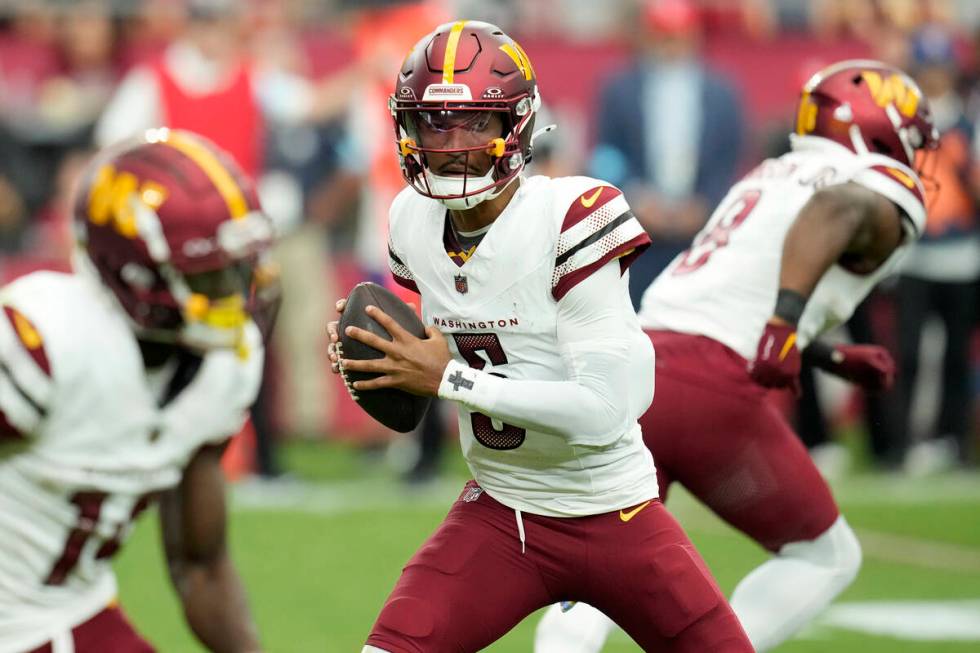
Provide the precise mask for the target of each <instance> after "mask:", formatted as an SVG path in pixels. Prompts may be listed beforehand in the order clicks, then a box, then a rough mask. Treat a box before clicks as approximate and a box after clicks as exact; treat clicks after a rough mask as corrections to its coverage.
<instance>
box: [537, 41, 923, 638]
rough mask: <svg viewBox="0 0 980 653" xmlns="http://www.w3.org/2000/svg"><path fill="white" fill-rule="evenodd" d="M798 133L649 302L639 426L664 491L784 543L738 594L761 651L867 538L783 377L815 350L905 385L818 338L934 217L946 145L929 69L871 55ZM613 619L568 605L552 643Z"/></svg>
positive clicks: (847, 570)
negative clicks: (777, 393) (799, 424)
mask: <svg viewBox="0 0 980 653" xmlns="http://www.w3.org/2000/svg"><path fill="white" fill-rule="evenodd" d="M794 132H795V133H794V134H793V135H792V136H791V145H792V151H791V152H790V153H788V154H786V155H784V156H782V157H780V158H778V159H767V160H765V161H763V162H762V163H761V164H759V166H757V167H756V168H755V170H753V171H752V172H750V173H749V174H748V175H746V176H745V177H743V178H742V180H741V181H739V182H738V183H737V184H735V185H734V186H733V187H732V189H731V191H730V192H729V193H728V195H726V197H725V199H724V201H723V202H722V203H721V204H720V205H719V207H718V209H717V210H715V211H714V213H713V214H712V216H711V219H710V220H709V222H708V224H707V225H706V227H705V228H704V230H703V231H701V233H699V234H698V235H697V237H696V238H695V239H694V241H693V242H692V244H691V247H690V249H688V250H687V251H685V252H684V253H682V254H681V255H679V256H678V257H677V258H676V259H675V260H674V261H673V262H672V263H671V265H670V267H668V268H667V269H666V270H665V271H664V272H663V273H662V274H661V275H660V276H659V277H658V278H657V280H656V281H655V282H654V283H653V284H652V285H651V286H650V288H649V289H648V290H647V291H646V292H645V293H644V295H643V304H642V308H641V310H640V314H639V317H640V322H641V324H642V325H643V327H644V328H645V329H646V332H647V334H648V335H649V336H650V339H651V340H652V342H653V345H654V348H655V349H656V352H657V361H656V379H657V391H656V396H655V398H654V401H653V404H652V406H651V407H650V408H649V409H648V410H647V411H646V413H645V414H644V415H643V417H641V418H640V425H641V427H642V428H643V437H644V441H645V442H646V444H647V446H648V447H649V448H650V450H651V451H652V452H653V455H654V460H656V463H657V483H658V486H659V488H660V493H661V496H664V497H666V495H667V492H668V490H669V488H670V486H671V484H672V483H674V482H678V483H680V484H682V485H683V486H684V487H685V488H686V489H687V490H688V491H690V492H691V493H692V494H693V495H694V496H695V497H696V498H697V499H698V500H700V501H701V502H703V503H704V504H705V505H706V506H708V507H709V508H710V509H711V510H712V511H713V512H714V513H715V514H717V515H718V516H719V517H721V518H722V519H724V520H725V521H726V522H728V523H729V524H731V525H732V526H734V527H735V528H737V529H738V530H740V531H742V532H743V533H745V534H746V535H748V536H749V537H751V538H752V539H753V540H754V541H755V542H757V543H758V544H759V545H760V546H762V547H764V548H765V549H766V550H767V551H768V552H769V553H770V554H771V556H770V557H769V559H768V560H766V561H765V562H764V563H763V564H761V565H759V566H758V567H756V568H755V569H753V570H752V571H751V572H749V573H748V575H746V576H745V577H744V578H743V579H742V580H741V581H739V583H738V585H737V586H736V587H735V590H734V591H733V592H732V597H731V604H732V609H733V610H734V611H735V614H736V615H737V616H738V618H739V620H740V621H741V623H742V626H743V627H744V628H745V631H746V633H747V634H748V636H749V638H750V639H751V641H752V645H753V647H754V648H755V650H757V651H768V650H770V649H772V648H774V647H776V646H778V645H779V644H781V643H782V642H784V641H786V640H787V639H789V638H790V637H792V636H793V635H794V634H796V633H797V632H799V631H800V629H802V628H803V627H804V626H805V625H806V624H807V623H809V622H810V621H811V620H812V619H813V618H814V617H816V616H817V615H818V614H819V613H820V612H821V611H822V610H823V609H824V608H826V607H827V606H828V605H829V604H830V602H831V601H833V599H834V598H835V597H837V596H838V595H839V594H840V593H841V592H843V591H844V589H846V588H847V587H848V585H850V584H851V582H852V581H853V580H854V579H855V577H856V576H857V573H858V570H859V568H860V566H861V546H860V543H859V542H858V540H857V536H856V535H855V534H854V531H853V530H852V529H851V527H850V525H849V524H848V523H847V520H846V519H845V518H844V516H843V515H841V513H840V510H839V509H838V507H837V503H836V502H835V500H834V497H833V495H832V493H831V490H830V487H829V486H828V485H827V483H826V481H825V480H824V479H823V478H822V477H821V475H820V472H819V471H818V470H817V468H816V467H815V466H814V464H813V462H812V461H811V459H810V457H809V455H808V454H807V452H806V450H805V449H804V447H803V446H802V444H801V443H800V441H799V439H798V437H797V436H796V434H795V433H794V432H793V430H792V429H791V428H790V426H789V424H788V423H787V422H786V420H785V418H784V416H783V415H782V414H781V413H780V412H779V411H778V410H777V409H776V408H775V407H774V406H773V405H772V404H771V398H770V397H769V396H768V394H767V389H770V388H785V389H788V388H797V387H798V384H799V373H800V367H801V361H802V358H803V357H804V356H805V357H807V358H808V359H810V360H811V361H812V362H813V364H814V365H815V366H817V367H819V368H821V369H823V370H825V371H827V372H830V373H831V374H834V375H836V376H839V377H841V378H842V379H845V380H848V381H850V382H852V383H855V384H858V385H861V386H863V387H865V388H869V389H875V390H879V389H886V388H888V387H889V386H890V385H891V383H892V381H893V379H894V372H895V367H894V363H893V362H892V360H891V358H890V357H889V356H888V354H887V352H886V351H885V350H883V349H882V348H880V347H874V346H866V345H850V346H848V345H833V344H830V343H827V342H822V341H821V340H820V339H819V338H820V336H822V335H824V334H825V333H826V332H827V331H828V330H830V329H832V328H833V327H835V326H837V325H839V324H841V323H843V322H846V321H847V320H848V318H849V317H850V316H851V314H852V312H853V311H854V309H855V308H856V307H857V305H858V304H859V303H860V302H861V301H862V300H863V299H864V298H865V297H866V296H867V294H868V292H870V291H871V289H872V288H874V286H875V285H876V284H877V283H878V282H880V281H881V280H882V279H884V278H886V277H888V276H889V275H891V274H892V273H894V271H895V269H896V267H897V266H898V264H899V263H900V262H901V260H902V258H903V257H904V256H905V255H906V254H907V253H908V251H909V249H910V248H911V247H912V245H913V244H914V243H915V241H916V239H917V238H918V237H919V236H920V234H921V233H922V231H923V230H924V229H925V221H926V209H925V206H924V204H923V187H922V183H921V181H920V180H919V177H918V174H917V172H916V167H917V162H916V153H917V152H919V151H921V150H931V149H933V148H935V147H936V145H937V144H938V132H937V131H936V129H935V127H934V126H933V124H932V121H931V118H930V112H929V104H928V102H927V100H926V98H925V97H924V96H923V93H922V92H921V91H920V90H919V89H918V88H917V87H916V85H915V82H914V81H912V79H911V78H910V77H908V76H907V75H905V74H904V73H903V72H902V71H900V70H898V69H895V68H893V67H890V66H888V65H887V64H883V63H880V62H875V61H869V60H847V61H842V62H838V63H836V64H833V65H831V66H829V67H827V68H826V69H824V70H822V71H820V72H818V73H817V74H816V75H814V76H813V77H812V78H811V79H810V81H808V82H807V83H806V85H805V86H804V87H803V90H802V93H801V97H800V102H799V106H798V110H797V123H796V129H795V130H794ZM610 628H611V623H610V622H609V620H608V619H607V618H606V617H604V616H603V615H602V614H601V613H599V612H598V611H596V610H595V609H594V608H592V607H590V606H580V605H576V606H574V607H572V608H571V609H570V610H568V611H567V612H565V613H563V612H562V610H561V609H560V608H559V607H558V606H552V607H551V608H550V609H549V611H548V613H547V614H546V615H545V617H544V619H543V620H542V622H541V624H540V625H539V627H538V633H537V638H536V649H535V650H536V653H568V652H569V651H581V652H582V653H595V652H597V651H598V650H600V648H601V646H602V642H604V640H605V638H606V636H607V635H608V632H609V630H610ZM705 650H709V649H707V648H705Z"/></svg>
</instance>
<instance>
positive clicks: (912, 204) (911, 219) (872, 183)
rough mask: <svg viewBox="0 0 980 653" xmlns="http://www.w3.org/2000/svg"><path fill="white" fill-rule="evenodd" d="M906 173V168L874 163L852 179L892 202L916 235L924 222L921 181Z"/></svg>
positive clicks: (923, 225)
mask: <svg viewBox="0 0 980 653" xmlns="http://www.w3.org/2000/svg"><path fill="white" fill-rule="evenodd" d="M908 173H909V171H907V170H900V169H898V168H894V167H891V166H885V165H876V166H871V167H869V168H865V169H863V170H861V171H860V172H858V173H857V174H856V175H855V176H854V177H853V178H852V181H853V182H855V183H857V184H859V185H861V186H864V187H865V188H868V189H870V190H873V191H874V192H876V193H878V194H880V195H882V196H884V197H886V198H888V199H889V200H891V201H892V202H894V203H895V204H896V205H897V206H898V207H899V208H900V209H902V211H903V212H904V214H905V215H906V216H908V219H907V220H906V222H907V223H908V224H909V226H910V228H911V229H912V231H913V232H914V235H916V236H918V235H920V234H921V233H922V232H923V230H924V229H925V223H926V208H925V203H924V201H923V197H924V195H923V189H922V185H921V182H920V181H919V180H918V178H917V177H915V176H912V175H910V174H908ZM913 174H914V173H913Z"/></svg>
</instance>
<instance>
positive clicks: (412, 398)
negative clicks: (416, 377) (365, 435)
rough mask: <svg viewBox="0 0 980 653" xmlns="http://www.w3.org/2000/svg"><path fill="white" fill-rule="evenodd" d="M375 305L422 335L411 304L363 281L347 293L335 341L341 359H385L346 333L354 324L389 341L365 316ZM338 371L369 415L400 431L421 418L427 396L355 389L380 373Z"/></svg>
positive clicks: (420, 322)
mask: <svg viewBox="0 0 980 653" xmlns="http://www.w3.org/2000/svg"><path fill="white" fill-rule="evenodd" d="M372 305H373V306H377V307H378V308H380V309H381V310H382V311H384V312H385V313H387V314H388V315H390V316H391V318H392V319H393V320H395V321H396V322H398V324H400V325H401V326H402V327H403V328H404V329H405V330H406V331H408V332H409V333H411V334H412V335H414V336H417V337H419V338H424V337H425V326H424V325H423V324H422V320H420V319H419V317H418V315H416V314H415V311H414V310H412V307H411V306H409V305H408V304H406V303H405V302H403V301H402V300H400V299H399V298H398V297H396V296H395V295H394V294H392V293H391V292H390V291H388V290H387V289H385V288H383V287H381V286H379V285H378V284H376V283H370V282H364V283H359V284H357V285H356V286H354V289H353V290H351V291H350V294H349V295H348V296H347V305H346V306H345V307H344V312H343V313H342V314H341V318H340V324H339V325H338V327H339V330H340V342H339V343H337V353H338V354H340V357H341V358H347V359H351V360H370V359H375V358H384V354H383V353H382V352H380V351H378V350H377V349H375V348H374V347H369V346H368V345H365V344H364V343H363V342H360V341H358V340H354V339H353V338H351V337H350V336H348V335H346V331H347V327H348V326H356V327H358V328H361V329H364V330H365V331H370V332H371V333H373V334H375V335H378V336H380V337H382V338H384V339H385V340H391V339H392V338H391V335H390V334H389V333H388V332H387V331H386V330H385V328H384V327H382V326H381V325H380V324H378V323H377V322H375V321H374V319H372V318H370V317H368V315H367V313H365V312H364V309H365V308H367V307H368V306H372ZM340 374H341V376H342V377H343V379H344V385H346V386H347V390H348V391H349V392H350V394H351V397H353V398H354V401H356V402H357V403H358V404H359V405H360V407H361V408H363V409H364V412H366V413H367V414H368V415H370V416H371V417H373V418H374V419H376V420H377V421H379V422H381V423H382V424H384V425H385V426H387V427H388V428H390V429H394V430H395V431H398V432H399V433H407V432H408V431H411V430H412V429H414V428H415V427H416V426H418V423H419V422H420V421H422V416H423V415H425V411H426V410H428V408H429V404H430V403H431V398H430V397H420V396H418V395H413V394H411V393H409V392H405V391H404V390H396V389H393V388H382V389H379V390H355V389H354V385H353V384H354V382H355V381H366V380H368V379H373V378H375V377H377V376H379V375H378V374H376V373H371V372H355V371H353V370H345V369H343V368H342V367H341V370H340Z"/></svg>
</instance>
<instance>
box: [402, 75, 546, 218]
mask: <svg viewBox="0 0 980 653" xmlns="http://www.w3.org/2000/svg"><path fill="white" fill-rule="evenodd" d="M540 103H541V101H540V98H539V96H538V94H537V92H536V90H535V92H534V93H533V97H532V96H530V95H527V94H523V95H520V96H517V97H514V98H507V99H502V100H501V101H499V102H489V103H488V102H440V103H433V102H398V101H396V100H395V99H394V98H392V100H391V102H390V108H391V112H392V117H393V118H394V121H395V125H396V134H397V136H398V148H399V158H400V162H401V167H402V173H403V175H404V177H405V179H406V180H407V181H408V182H409V184H411V186H412V188H414V189H415V190H416V192H418V193H420V194H421V195H425V196H426V197H431V198H433V199H436V200H439V201H440V202H442V203H443V204H444V205H446V207H447V208H449V209H453V210H465V209H469V208H472V207H474V206H476V205H477V204H479V203H481V202H483V201H485V200H488V199H493V198H494V197H497V196H498V195H499V194H500V193H502V192H503V191H504V189H505V188H507V186H508V185H509V184H510V183H511V182H512V181H513V180H514V179H516V178H517V176H518V175H519V174H520V172H521V171H522V170H523V169H524V166H525V165H526V164H527V162H528V161H529V160H530V136H531V130H532V129H533V127H534V118H535V114H536V111H537V109H538V108H539V107H540ZM494 123H498V124H499V125H500V127H499V130H493V129H492V126H493V125H494ZM488 128H490V129H489V130H488Z"/></svg>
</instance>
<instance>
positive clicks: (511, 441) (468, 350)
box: [453, 333, 527, 451]
mask: <svg viewBox="0 0 980 653" xmlns="http://www.w3.org/2000/svg"><path fill="white" fill-rule="evenodd" d="M453 339H454V340H455V341H456V348H457V349H459V354H460V356H462V357H463V358H464V359H465V360H466V363H467V364H468V365H469V366H470V367H472V368H473V369H475V370H482V369H483V368H484V367H486V364H487V360H489V361H490V364H491V365H504V364H505V363H506V362H507V354H505V353H504V348H503V347H501V346H500V338H498V337H497V334H496V333H454V334H453ZM480 351H482V352H483V353H484V354H486V357H487V359H486V360H484V359H483V357H482V356H480V355H479V354H478V353H477V352H480ZM490 374H493V375H495V376H500V377H503V376H504V375H503V374H499V373H497V372H490ZM470 424H471V425H472V427H473V437H475V438H476V441H477V442H479V443H480V444H482V445H483V446H484V447H486V448H488V449H497V450H499V451H502V450H507V449H516V448H517V447H519V446H521V445H522V444H524V436H525V435H526V434H527V431H526V430H524V429H522V428H519V427H517V426H512V425H510V424H503V423H501V424H500V428H499V429H498V428H497V427H496V426H494V424H493V420H491V419H490V417H489V416H487V415H484V414H483V413H471V414H470Z"/></svg>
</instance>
